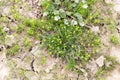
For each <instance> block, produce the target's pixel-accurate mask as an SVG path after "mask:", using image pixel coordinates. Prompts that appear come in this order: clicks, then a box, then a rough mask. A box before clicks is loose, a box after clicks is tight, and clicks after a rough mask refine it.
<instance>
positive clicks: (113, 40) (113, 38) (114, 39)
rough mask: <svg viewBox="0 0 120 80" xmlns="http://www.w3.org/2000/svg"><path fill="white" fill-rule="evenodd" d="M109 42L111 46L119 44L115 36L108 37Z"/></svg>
mask: <svg viewBox="0 0 120 80" xmlns="http://www.w3.org/2000/svg"><path fill="white" fill-rule="evenodd" d="M110 41H111V42H112V43H113V44H115V45H117V44H119V39H118V37H117V36H115V35H112V36H111V37H110Z"/></svg>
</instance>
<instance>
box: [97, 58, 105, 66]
mask: <svg viewBox="0 0 120 80" xmlns="http://www.w3.org/2000/svg"><path fill="white" fill-rule="evenodd" d="M96 63H97V65H98V66H99V67H102V66H103V65H104V56H100V57H99V58H98V59H97V60H96Z"/></svg>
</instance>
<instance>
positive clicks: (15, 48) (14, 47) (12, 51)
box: [6, 44, 20, 56]
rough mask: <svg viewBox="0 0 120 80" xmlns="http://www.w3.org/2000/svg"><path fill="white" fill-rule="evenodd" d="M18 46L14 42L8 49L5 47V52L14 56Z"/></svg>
mask: <svg viewBox="0 0 120 80" xmlns="http://www.w3.org/2000/svg"><path fill="white" fill-rule="evenodd" d="M19 49H20V46H19V45H18V44H14V45H13V46H12V47H11V48H10V49H7V51H6V54H7V55H9V56H14V55H16V54H17V52H18V51H19Z"/></svg>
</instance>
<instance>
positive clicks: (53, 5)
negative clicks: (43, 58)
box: [40, 0, 100, 68]
mask: <svg viewBox="0 0 120 80" xmlns="http://www.w3.org/2000/svg"><path fill="white" fill-rule="evenodd" d="M94 2H95V0H82V1H81V0H80V1H79V0H65V1H61V0H55V1H51V0H47V1H46V0H45V1H44V0H43V1H42V6H43V9H44V13H43V18H42V20H41V24H40V25H41V28H42V30H43V31H42V32H44V36H42V37H43V45H44V46H45V47H47V50H48V53H50V54H52V55H54V56H55V57H61V58H62V59H64V60H66V62H67V63H68V65H69V67H70V68H74V66H75V65H76V64H77V61H81V62H87V61H88V60H89V59H90V58H91V56H92V55H93V54H94V53H96V47H98V46H99V44H100V39H99V35H95V34H93V33H92V32H91V31H90V30H89V29H88V28H86V27H85V26H87V24H88V23H87V21H86V20H87V19H88V18H89V16H91V5H92V4H93V3H94Z"/></svg>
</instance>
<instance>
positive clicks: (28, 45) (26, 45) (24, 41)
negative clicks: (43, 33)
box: [23, 38, 32, 48]
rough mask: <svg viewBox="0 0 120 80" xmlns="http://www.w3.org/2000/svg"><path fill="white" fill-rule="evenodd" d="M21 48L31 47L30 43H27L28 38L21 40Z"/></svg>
mask: <svg viewBox="0 0 120 80" xmlns="http://www.w3.org/2000/svg"><path fill="white" fill-rule="evenodd" d="M23 46H25V47H27V48H28V47H31V46H32V43H31V42H30V41H29V39H28V38H24V39H23Z"/></svg>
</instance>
